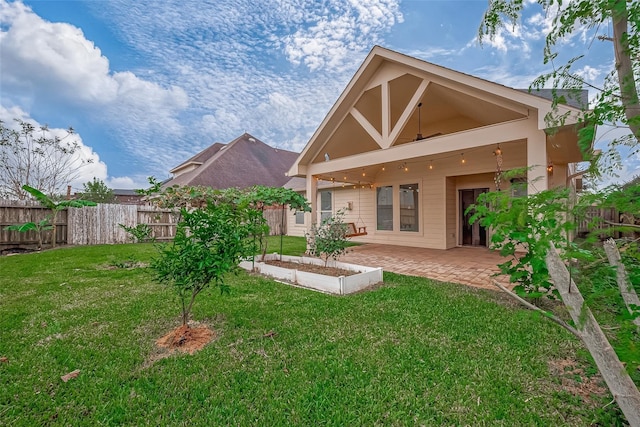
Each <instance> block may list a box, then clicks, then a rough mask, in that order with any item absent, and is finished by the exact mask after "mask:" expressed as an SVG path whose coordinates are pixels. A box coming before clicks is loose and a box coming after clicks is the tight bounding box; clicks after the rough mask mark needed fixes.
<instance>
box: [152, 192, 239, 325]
mask: <svg viewBox="0 0 640 427" xmlns="http://www.w3.org/2000/svg"><path fill="white" fill-rule="evenodd" d="M250 228H251V223H250V222H249V221H248V220H247V209H246V206H245V205H243V204H239V205H236V204H233V203H227V202H225V203H218V204H209V205H207V206H206V207H203V208H199V209H194V210H188V209H185V208H182V210H181V220H180V222H179V223H178V229H177V231H176V237H175V239H174V240H173V242H172V243H170V244H167V245H163V246H160V249H159V256H158V257H157V258H154V259H153V261H152V263H151V267H152V268H153V270H154V271H155V277H156V280H157V281H158V282H160V283H163V284H167V285H170V286H173V288H174V289H175V291H176V292H177V294H178V297H179V298H180V304H181V308H182V324H183V325H184V326H188V322H189V316H190V314H191V309H192V308H193V303H194V302H195V300H196V297H197V296H198V295H199V294H200V293H201V292H202V291H204V290H205V289H207V288H208V287H209V286H210V285H211V284H212V283H213V284H214V286H218V287H219V288H220V290H221V292H224V291H228V290H229V289H228V287H227V286H226V285H225V283H224V276H225V275H226V274H227V273H229V272H230V271H232V270H233V269H235V268H236V267H237V266H238V264H239V263H240V260H241V259H242V258H243V257H244V256H246V255H247V237H248V236H249V233H250Z"/></svg>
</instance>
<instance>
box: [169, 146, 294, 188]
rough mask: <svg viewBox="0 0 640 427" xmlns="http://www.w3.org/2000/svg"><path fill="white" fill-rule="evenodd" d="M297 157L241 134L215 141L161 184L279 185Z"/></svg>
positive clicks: (286, 178)
mask: <svg viewBox="0 0 640 427" xmlns="http://www.w3.org/2000/svg"><path fill="white" fill-rule="evenodd" d="M297 157H298V153H294V152H292V151H287V150H282V149H280V148H274V147H270V146H269V145H267V144H265V143H264V142H262V141H260V140H259V139H257V138H255V137H254V136H251V135H250V134H248V133H245V134H243V135H241V136H239V137H238V138H236V139H234V140H233V141H231V142H230V143H228V144H221V143H215V144H213V145H212V146H210V147H208V148H206V149H205V150H203V151H201V152H200V153H198V154H196V155H195V156H193V157H192V158H190V159H189V160H187V161H185V162H183V163H181V164H180V165H179V166H177V167H175V168H173V169H172V170H171V172H172V173H174V174H176V175H175V176H174V178H173V179H171V180H169V181H168V182H166V183H165V186H173V185H204V186H208V187H212V188H231V187H237V188H246V187H250V186H252V185H266V186H271V187H281V186H282V185H284V184H285V183H286V182H287V181H288V180H289V178H288V177H287V176H286V175H285V173H286V172H287V170H288V169H289V168H290V167H291V165H292V164H293V162H294V161H295V160H296V158H297ZM181 170H183V171H184V170H186V171H185V172H182V173H179V172H180V171H181Z"/></svg>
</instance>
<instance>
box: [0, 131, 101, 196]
mask: <svg viewBox="0 0 640 427" xmlns="http://www.w3.org/2000/svg"><path fill="white" fill-rule="evenodd" d="M15 121H16V122H17V123H18V129H12V128H9V127H7V126H5V123H4V122H3V121H1V120H0V198H9V199H18V200H24V199H25V198H27V197H28V192H27V191H25V190H24V187H23V185H28V186H29V187H32V188H37V189H39V190H40V191H42V192H43V193H46V194H56V193H60V192H61V191H62V189H63V187H64V186H66V185H67V184H68V183H69V182H70V181H72V180H74V179H75V178H77V177H78V173H79V170H80V168H82V167H83V166H84V165H85V164H87V163H91V162H93V159H90V158H82V157H81V156H80V154H81V152H80V143H79V142H78V141H76V140H74V139H73V135H74V131H73V128H69V129H68V131H67V134H66V135H65V136H64V137H62V138H61V137H58V136H55V135H52V133H51V132H50V131H49V129H48V128H47V127H46V126H41V127H40V129H39V132H38V131H36V128H35V126H33V125H32V124H30V123H28V122H25V121H23V120H19V119H15Z"/></svg>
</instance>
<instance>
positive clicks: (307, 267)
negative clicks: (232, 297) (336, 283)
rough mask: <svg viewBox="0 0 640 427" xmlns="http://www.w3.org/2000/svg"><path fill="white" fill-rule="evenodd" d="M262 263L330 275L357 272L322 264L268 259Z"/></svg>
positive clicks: (349, 274) (346, 274)
mask: <svg viewBox="0 0 640 427" xmlns="http://www.w3.org/2000/svg"><path fill="white" fill-rule="evenodd" d="M264 263H265V264H269V265H275V266H276V267H282V268H288V269H291V270H299V271H306V272H307V273H316V274H324V275H325V276H332V277H339V276H353V275H354V274H358V272H357V271H352V270H345V269H343V268H334V267H325V266H324V265H314V264H304V263H300V262H290V261H278V260H270V261H264Z"/></svg>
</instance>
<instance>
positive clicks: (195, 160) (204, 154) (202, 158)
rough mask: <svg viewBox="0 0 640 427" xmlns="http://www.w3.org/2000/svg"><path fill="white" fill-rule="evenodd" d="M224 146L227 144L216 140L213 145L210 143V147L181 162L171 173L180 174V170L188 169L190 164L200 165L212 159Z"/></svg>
mask: <svg viewBox="0 0 640 427" xmlns="http://www.w3.org/2000/svg"><path fill="white" fill-rule="evenodd" d="M224 146H225V144H223V143H221V142H216V143H214V144H213V145H210V146H209V147H207V148H205V149H204V150H202V151H201V152H199V153H198V154H196V155H195V156H193V157H191V158H190V159H189V160H186V161H184V162H182V163H180V164H179V165H178V166H176V167H175V168H173V169H171V170H170V171H169V173H173V174H176V175H179V172H180V171H181V170H183V169H186V168H187V167H189V166H200V165H202V164H203V163H204V162H206V161H207V160H208V159H210V158H211V157H212V156H213V155H214V154H216V153H217V152H218V151H220V149H221V148H222V147H224Z"/></svg>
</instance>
